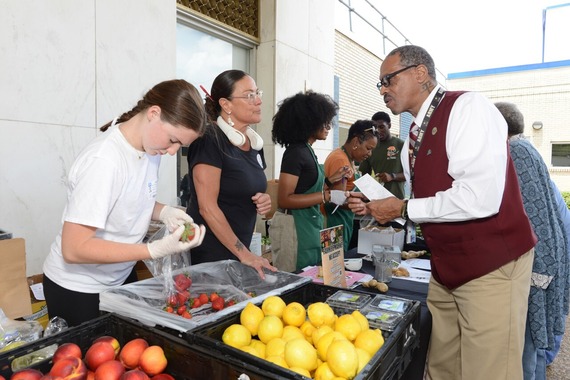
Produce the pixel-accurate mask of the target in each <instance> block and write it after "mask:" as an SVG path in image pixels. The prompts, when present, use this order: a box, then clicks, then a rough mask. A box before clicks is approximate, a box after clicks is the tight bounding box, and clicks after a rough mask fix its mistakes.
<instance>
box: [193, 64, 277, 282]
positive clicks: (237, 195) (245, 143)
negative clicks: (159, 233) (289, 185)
mask: <svg viewBox="0 0 570 380" xmlns="http://www.w3.org/2000/svg"><path fill="white" fill-rule="evenodd" d="M202 89H203V88H202ZM203 90H204V89H203ZM204 92H206V91H205V90H204ZM261 95H262V92H261V91H260V90H259V89H258V88H257V85H256V84H255V81H254V80H253V78H252V77H250V76H249V75H248V74H246V73H245V72H243V71H241V70H227V71H224V72H222V73H221V74H219V75H218V76H217V77H216V79H214V83H213V84H212V89H211V91H210V93H209V94H208V93H207V92H206V113H207V114H208V117H209V119H210V124H211V125H209V126H208V128H207V129H206V133H205V134H204V136H203V137H202V138H200V139H198V140H197V141H196V142H195V143H194V144H192V146H191V147H190V148H189V149H188V170H189V171H190V172H191V175H189V178H188V180H189V187H190V199H189V203H188V208H187V209H186V212H188V214H189V215H190V216H191V217H192V218H194V220H196V222H197V223H204V224H205V225H206V227H207V231H206V236H205V238H204V242H203V244H202V245H201V246H200V247H199V248H196V249H193V250H192V264H199V263H204V262H211V261H218V260H227V259H234V260H236V259H237V260H239V261H240V262H242V263H243V264H245V265H249V266H251V267H253V268H254V269H256V270H257V272H258V273H259V275H260V276H261V278H265V274H264V271H263V269H264V268H265V269H269V270H271V271H275V270H276V268H274V267H273V266H271V264H270V263H269V261H268V260H267V259H265V258H263V257H260V256H257V255H256V254H254V253H252V252H251V251H250V250H249V248H248V247H249V245H250V243H251V239H252V236H253V232H254V229H255V223H256V220H257V214H259V215H265V214H266V213H267V212H268V211H269V210H270V209H271V198H270V197H269V195H268V194H266V193H265V191H266V188H267V178H266V177H265V172H264V169H265V168H266V164H265V158H264V156H263V140H262V138H261V136H259V135H258V134H257V133H256V132H255V131H254V130H253V129H252V128H251V127H250V125H252V124H257V123H259V122H260V121H261Z"/></svg>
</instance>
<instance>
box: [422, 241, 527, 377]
mask: <svg viewBox="0 0 570 380" xmlns="http://www.w3.org/2000/svg"><path fill="white" fill-rule="evenodd" d="M533 259H534V250H531V251H529V252H527V253H525V254H524V255H523V256H521V257H519V258H518V259H517V260H514V261H512V262H510V263H507V264H505V265H503V266H502V267H501V268H499V269H497V270H495V271H493V272H491V273H489V274H487V275H485V276H483V277H480V278H477V279H475V280H472V281H470V282H468V283H467V284H465V285H462V286H460V287H458V288H456V289H453V290H449V289H448V288H446V287H445V286H443V285H441V284H440V283H438V282H437V281H436V280H434V279H433V277H432V279H431V280H430V284H429V290H428V297H427V304H428V307H429V310H430V312H431V314H432V318H433V322H432V333H431V339H430V348H429V353H428V365H427V375H428V376H427V378H428V379H431V380H519V379H522V378H523V373H522V352H523V347H524V334H525V324H526V314H527V308H528V294H529V291H530V275H531V271H532V263H533Z"/></svg>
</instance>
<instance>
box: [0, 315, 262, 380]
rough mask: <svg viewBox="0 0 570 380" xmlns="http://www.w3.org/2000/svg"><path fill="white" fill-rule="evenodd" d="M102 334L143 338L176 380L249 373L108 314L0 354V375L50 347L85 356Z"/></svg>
mask: <svg viewBox="0 0 570 380" xmlns="http://www.w3.org/2000/svg"><path fill="white" fill-rule="evenodd" d="M103 335H111V336H114V337H115V338H117V340H118V341H119V343H120V344H121V346H123V345H124V344H125V343H126V342H128V341H129V340H131V339H135V338H144V339H146V340H147V341H148V343H149V345H158V346H161V347H162V348H163V350H164V353H165V355H166V358H167V359H168V366H167V367H166V370H165V372H166V373H169V374H170V375H172V376H173V377H174V378H175V379H176V380H186V379H195V380H203V379H237V378H238V377H239V376H240V375H241V374H242V373H245V372H250V369H251V368H250V367H251V366H250V365H249V364H247V363H241V362H240V361H239V360H236V359H233V358H225V359H224V358H219V357H215V356H212V355H211V353H209V352H208V351H207V350H204V349H203V348H200V347H192V346H191V345H190V344H189V343H188V342H187V341H185V340H183V339H181V338H178V337H175V336H172V335H170V334H167V333H165V332H162V331H159V330H157V329H155V328H152V327H148V326H145V325H143V324H141V323H139V322H137V321H134V320H131V319H127V318H124V317H121V316H118V315H116V314H113V313H111V314H105V315H103V316H101V317H99V318H97V319H94V320H92V321H90V322H86V323H83V324H82V325H80V326H76V327H72V328H70V329H68V330H65V331H63V332H61V333H59V334H56V335H53V336H49V337H47V338H43V339H40V340H38V341H36V342H32V343H30V344H27V345H25V346H21V347H18V348H15V349H13V350H11V351H8V352H6V353H5V354H3V355H0V375H1V376H4V377H5V378H6V379H9V378H10V377H11V375H12V369H11V363H12V361H13V360H14V359H15V358H19V357H21V356H23V355H26V354H29V353H32V352H35V351H37V350H39V349H42V348H44V347H47V346H50V345H52V344H58V345H59V344H63V343H66V342H72V343H76V344H78V345H79V346H80V347H81V349H82V352H83V353H84V354H85V352H86V351H87V349H88V348H89V347H90V345H91V343H92V342H93V341H94V340H95V339H96V338H98V337H100V336H103ZM51 366H52V362H51V360H49V359H48V360H45V361H43V362H40V363H36V364H34V365H33V366H32V367H31V368H35V369H38V370H40V371H41V372H42V373H44V374H45V373H47V372H49V370H50V368H51ZM255 373H256V374H258V376H250V378H251V379H252V380H256V379H266V378H270V377H271V374H270V373H265V372H264V371H263V370H262V369H257V370H256V372H255Z"/></svg>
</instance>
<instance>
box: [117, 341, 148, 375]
mask: <svg viewBox="0 0 570 380" xmlns="http://www.w3.org/2000/svg"><path fill="white" fill-rule="evenodd" d="M147 348H148V342H147V341H146V340H145V339H143V338H135V339H132V340H130V341H128V342H127V343H126V344H125V345H124V346H123V349H122V350H121V352H120V353H119V360H120V361H121V363H123V365H124V366H125V367H126V368H127V369H134V368H137V367H138V365H139V359H140V357H141V355H142V353H143V352H144V350H146V349H147Z"/></svg>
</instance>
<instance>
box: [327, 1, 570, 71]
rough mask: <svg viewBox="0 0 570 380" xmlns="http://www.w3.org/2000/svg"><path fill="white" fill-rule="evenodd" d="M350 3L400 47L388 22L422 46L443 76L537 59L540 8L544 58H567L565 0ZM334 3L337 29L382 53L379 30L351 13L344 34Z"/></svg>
mask: <svg viewBox="0 0 570 380" xmlns="http://www.w3.org/2000/svg"><path fill="white" fill-rule="evenodd" d="M344 2H345V3H348V2H347V1H346V0H345V1H344ZM351 6H352V7H354V9H355V10H356V11H357V12H358V13H360V14H362V15H365V16H366V18H367V19H368V21H369V22H370V24H372V25H373V26H374V27H376V28H378V29H380V30H382V28H384V29H383V30H384V31H386V32H388V34H389V35H391V36H394V37H393V38H392V37H391V39H393V40H394V43H396V44H397V45H401V44H403V43H404V40H403V39H402V37H399V34H398V33H397V31H395V29H394V27H392V26H391V25H390V23H391V24H393V25H395V28H397V30H398V31H399V32H401V33H402V34H404V35H405V37H406V38H407V39H408V40H409V41H410V42H411V43H413V44H415V45H420V46H423V47H424V48H426V49H427V50H428V51H429V52H430V54H431V55H432V56H433V58H434V60H435V63H436V66H437V67H438V69H439V70H440V71H441V72H443V73H444V74H448V73H456V72H463V71H472V70H482V69H489V68H498V67H507V66H517V65H525V64H533V63H540V62H542V55H543V31H542V24H543V11H544V10H545V9H546V33H545V43H544V61H545V62H550V61H559V60H569V59H570V43H568V42H567V41H564V40H565V39H567V36H570V2H568V0H566V1H560V0H558V1H553V0H530V1H520V0H478V1H466V0H434V1H425V0H407V1H393V0H391V1H386V0H368V1H367V0H351ZM336 7H337V8H336V18H337V20H336V22H337V28H339V29H340V30H343V29H344V30H343V31H347V34H349V35H351V37H353V38H355V39H357V40H359V42H360V43H362V44H363V45H365V46H366V47H367V48H369V49H370V50H372V51H374V52H375V53H377V54H379V55H380V56H383V55H384V54H383V53H382V42H383V41H382V39H381V38H380V37H379V34H378V33H377V32H376V31H374V29H373V28H372V27H371V26H370V25H369V24H366V23H364V22H362V21H361V20H360V19H359V17H357V16H356V15H353V16H352V18H351V20H350V21H351V22H352V30H353V32H350V31H349V18H348V12H347V10H346V7H344V6H343V5H342V4H341V3H340V2H339V1H337V4H336ZM372 7H374V8H375V9H376V10H378V11H379V12H381V13H382V14H383V15H384V17H385V18H386V20H384V21H383V20H382V17H381V16H380V14H378V13H377V12H376V11H375V9H374V8H372ZM388 45H390V43H389V42H388ZM389 50H391V48H389V49H388V51H389Z"/></svg>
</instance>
